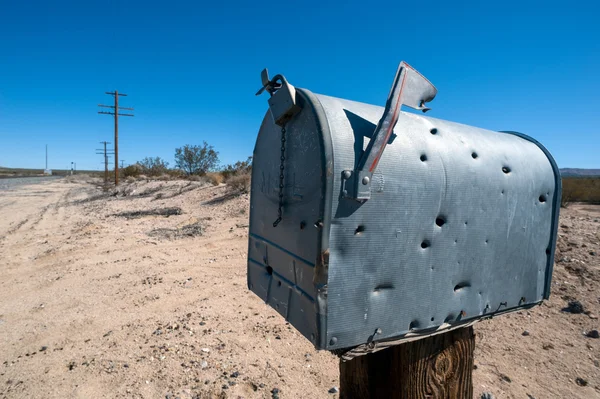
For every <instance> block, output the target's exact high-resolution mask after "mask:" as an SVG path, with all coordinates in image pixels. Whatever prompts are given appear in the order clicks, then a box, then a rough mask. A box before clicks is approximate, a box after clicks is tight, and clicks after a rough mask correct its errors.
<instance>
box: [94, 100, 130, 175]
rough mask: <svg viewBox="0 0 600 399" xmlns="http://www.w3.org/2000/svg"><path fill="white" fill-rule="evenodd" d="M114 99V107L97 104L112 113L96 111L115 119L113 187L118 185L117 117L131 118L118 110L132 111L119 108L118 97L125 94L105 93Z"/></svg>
mask: <svg viewBox="0 0 600 399" xmlns="http://www.w3.org/2000/svg"><path fill="white" fill-rule="evenodd" d="M106 94H109V95H111V96H113V97H114V98H115V105H102V104H98V106H99V107H105V108H112V109H113V111H114V112H106V111H98V113H99V114H107V115H113V116H114V117H115V186H116V185H118V184H119V116H133V114H121V113H119V110H121V109H125V110H129V111H133V108H125V107H119V96H127V94H123V93H119V92H118V91H117V90H115V91H113V92H109V91H107V92H106Z"/></svg>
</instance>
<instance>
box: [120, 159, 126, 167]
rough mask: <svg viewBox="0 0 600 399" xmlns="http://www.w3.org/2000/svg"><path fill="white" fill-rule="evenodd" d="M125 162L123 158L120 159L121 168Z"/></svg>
mask: <svg viewBox="0 0 600 399" xmlns="http://www.w3.org/2000/svg"><path fill="white" fill-rule="evenodd" d="M124 163H125V160H124V159H121V169H123V164H124Z"/></svg>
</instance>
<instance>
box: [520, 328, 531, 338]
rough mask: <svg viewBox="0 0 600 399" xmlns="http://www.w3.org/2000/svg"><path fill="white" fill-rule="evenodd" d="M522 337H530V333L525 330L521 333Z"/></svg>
mask: <svg viewBox="0 0 600 399" xmlns="http://www.w3.org/2000/svg"><path fill="white" fill-rule="evenodd" d="M521 335H522V336H524V337H527V336H529V331H527V330H525V331H523V332H522V333H521Z"/></svg>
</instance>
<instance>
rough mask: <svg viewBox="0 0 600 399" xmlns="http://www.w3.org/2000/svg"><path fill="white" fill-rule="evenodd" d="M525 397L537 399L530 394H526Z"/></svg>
mask: <svg viewBox="0 0 600 399" xmlns="http://www.w3.org/2000/svg"><path fill="white" fill-rule="evenodd" d="M525 395H527V399H535V396H533V395H531V394H529V393H526V394H525Z"/></svg>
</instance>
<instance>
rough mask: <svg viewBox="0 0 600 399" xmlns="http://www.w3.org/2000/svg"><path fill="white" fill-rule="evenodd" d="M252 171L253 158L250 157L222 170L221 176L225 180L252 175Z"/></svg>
mask: <svg viewBox="0 0 600 399" xmlns="http://www.w3.org/2000/svg"><path fill="white" fill-rule="evenodd" d="M251 171H252V157H248V159H246V160H245V161H237V162H236V163H234V164H229V165H227V166H225V167H224V168H223V169H222V170H221V174H222V175H223V177H224V178H225V180H227V179H229V178H230V177H231V176H234V175H238V174H244V173H250V172H251Z"/></svg>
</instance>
